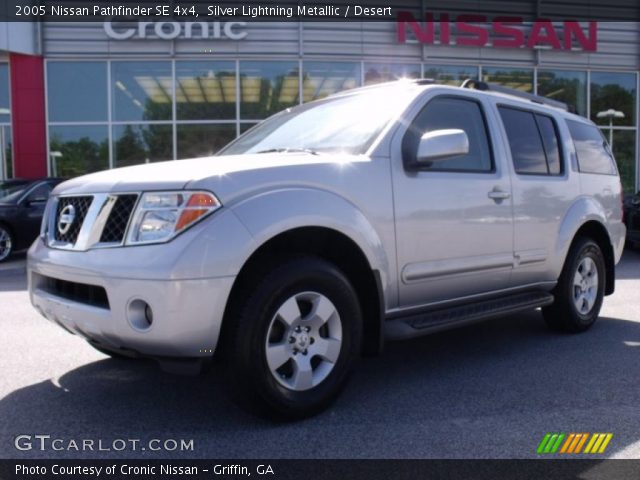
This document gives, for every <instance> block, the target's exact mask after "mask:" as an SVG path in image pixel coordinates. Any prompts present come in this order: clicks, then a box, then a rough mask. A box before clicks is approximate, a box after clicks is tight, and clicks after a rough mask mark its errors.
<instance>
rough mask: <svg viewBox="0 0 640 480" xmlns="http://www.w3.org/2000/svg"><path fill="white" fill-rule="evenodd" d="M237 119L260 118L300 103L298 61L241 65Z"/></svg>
mask: <svg viewBox="0 0 640 480" xmlns="http://www.w3.org/2000/svg"><path fill="white" fill-rule="evenodd" d="M239 75H240V118H241V119H247V120H250V119H263V118H267V117H269V116H271V115H273V114H274V113H278V112H279V111H280V110H284V109H285V108H287V107H291V106H293V105H298V104H299V103H300V76H299V75H298V63H297V62H240V71H239Z"/></svg>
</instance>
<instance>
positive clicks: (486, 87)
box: [460, 78, 571, 112]
mask: <svg viewBox="0 0 640 480" xmlns="http://www.w3.org/2000/svg"><path fill="white" fill-rule="evenodd" d="M460 87H461V88H472V89H474V90H482V91H486V92H497V93H503V94H505V95H511V96H513V97H518V98H524V99H525V100H529V101H531V102H534V103H539V104H540V105H548V106H550V107H555V108H560V109H562V110H565V111H567V112H568V111H571V109H570V108H569V105H567V104H566V103H564V102H559V101H558V100H552V99H550V98H547V97H543V96H540V95H533V94H532V93H527V92H523V91H522V90H516V89H515V88H509V87H503V86H502V85H496V84H495V83H486V82H481V81H479V80H476V79H474V78H467V79H466V80H465V81H464V82H462V85H460Z"/></svg>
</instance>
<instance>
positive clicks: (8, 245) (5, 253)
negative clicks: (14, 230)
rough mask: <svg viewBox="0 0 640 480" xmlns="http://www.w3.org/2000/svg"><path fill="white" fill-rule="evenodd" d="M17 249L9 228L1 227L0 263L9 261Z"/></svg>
mask: <svg viewBox="0 0 640 480" xmlns="http://www.w3.org/2000/svg"><path fill="white" fill-rule="evenodd" d="M14 248H15V241H14V239H13V235H11V232H10V231H9V229H8V228H7V227H5V226H4V225H0V263H2V262H4V261H5V260H8V259H9V257H10V256H11V254H12V253H13V250H14Z"/></svg>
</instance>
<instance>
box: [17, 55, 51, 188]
mask: <svg viewBox="0 0 640 480" xmlns="http://www.w3.org/2000/svg"><path fill="white" fill-rule="evenodd" d="M9 71H10V77H11V79H10V84H11V124H12V131H13V155H14V156H13V165H14V176H15V177H21V178H39V177H45V176H46V175H47V140H46V138H47V134H46V118H45V117H46V115H45V103H44V102H45V94H44V58H43V57H40V56H34V55H22V54H18V53H11V54H10V56H9Z"/></svg>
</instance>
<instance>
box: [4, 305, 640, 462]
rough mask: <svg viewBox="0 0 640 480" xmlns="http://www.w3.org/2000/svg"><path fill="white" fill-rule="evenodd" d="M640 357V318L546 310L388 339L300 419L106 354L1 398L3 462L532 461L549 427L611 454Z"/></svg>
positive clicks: (633, 431) (631, 408)
mask: <svg viewBox="0 0 640 480" xmlns="http://www.w3.org/2000/svg"><path fill="white" fill-rule="evenodd" d="M61 355H64V352H61ZM639 357H640V323H636V322H631V321H625V320H619V319H615V318H601V319H600V320H599V321H598V323H597V324H596V325H595V326H594V327H593V328H592V329H591V330H590V331H589V332H588V333H585V334H582V335H563V334H553V333H550V332H549V331H547V329H546V328H545V326H544V324H543V322H542V319H541V315H540V313H539V312H536V311H534V312H529V313H525V314H521V315H515V316H511V317H507V318H502V319H496V320H492V321H489V322H485V323H482V324H477V325H471V326H468V327H465V328H461V329H457V330H452V331H449V332H442V333H438V334H434V335H431V336H428V337H424V338H420V339H415V340H411V341H405V342H397V343H392V344H389V345H388V346H387V348H386V351H385V352H384V353H383V354H382V355H380V356H378V357H374V358H367V359H363V360H362V361H360V362H359V366H358V368H357V369H356V372H355V374H354V376H353V378H352V380H351V382H350V384H349V385H348V387H347V389H346V390H345V391H344V392H343V394H342V395H341V396H340V398H339V399H338V401H337V402H336V403H335V404H334V405H333V406H332V407H330V408H329V409H328V410H327V411H326V412H324V413H322V414H320V415H318V416H316V417H314V418H311V419H307V420H304V421H300V422H291V423H276V422H271V421H268V420H265V419H261V418H257V417H255V416H253V415H250V414H248V413H245V412H244V411H242V410H240V409H239V408H237V407H236V406H235V405H234V404H233V403H232V402H231V401H230V400H229V398H228V395H227V393H226V391H227V390H228V388H227V381H229V380H227V379H226V377H225V376H223V375H222V373H221V372H220V369H219V368H214V369H213V371H211V372H209V373H207V374H203V375H201V376H197V377H181V376H175V375H170V374H165V373H163V372H161V371H160V370H159V369H158V368H157V366H156V365H155V363H154V362H151V361H140V360H134V361H132V360H115V359H104V360H100V361H96V362H93V363H89V364H87V365H83V366H81V367H79V368H76V369H74V370H71V371H69V372H67V373H65V374H64V375H62V376H61V377H60V378H56V379H50V380H46V381H43V382H40V383H37V384H34V385H29V386H26V387H24V388H22V389H19V390H16V391H14V392H13V393H11V394H9V395H8V396H6V397H5V398H3V399H2V400H0V419H2V421H0V430H1V432H2V436H3V438H5V439H7V440H8V441H7V442H6V443H5V444H4V446H1V447H0V456H2V457H14V458H15V457H17V458H37V457H49V458H50V457H51V456H52V455H53V454H55V457H56V458H63V457H73V458H96V457H100V458H102V457H105V456H106V457H109V456H111V457H125V458H131V457H138V456H143V457H145V456H151V457H153V458H162V457H167V458H176V457H180V458H182V457H194V458H195V457H218V458H292V457H296V458H299V457H301V456H302V457H307V458H352V457H358V458H465V457H473V458H526V457H535V449H536V447H537V444H538V443H539V442H540V440H541V438H542V436H543V435H544V434H545V433H546V432H548V431H558V432H571V431H580V432H602V431H606V432H613V433H614V436H615V441H613V442H612V443H611V445H610V447H609V450H608V452H607V453H608V454H610V453H614V452H619V451H621V450H622V449H624V448H625V447H627V446H628V445H630V444H633V443H634V442H637V441H638V440H639V437H640V435H638V432H640V416H638V413H637V400H638V398H640V385H639V383H638V381H637V379H638V377H639V374H640V361H639ZM26 361H28V360H26ZM32 361H33V359H32ZM44 361H46V359H44ZM217 367H219V365H218V366H217ZM25 368H28V367H27V366H26V367H25ZM235 381H243V379H241V378H239V379H235ZM38 433H45V434H49V435H52V436H53V437H58V438H65V439H67V440H68V439H76V440H78V439H84V438H92V439H105V440H109V439H114V438H140V439H142V440H144V439H152V438H160V439H164V438H171V439H194V441H195V447H196V448H195V450H194V451H192V452H178V453H176V452H154V453H153V454H151V453H149V452H140V451H137V452H135V453H132V452H131V451H125V452H113V451H112V452H92V451H85V452H80V453H78V452H77V451H62V452H51V451H44V452H42V451H38V450H31V451H25V452H23V451H18V450H16V449H15V447H14V446H13V439H14V438H15V437H16V436H17V435H20V434H38ZM9 439H11V440H10V441H11V444H9ZM301 445H302V446H303V447H304V446H308V448H302V449H301Z"/></svg>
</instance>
